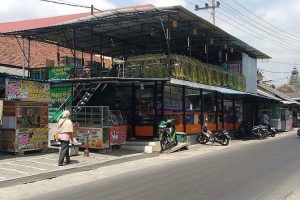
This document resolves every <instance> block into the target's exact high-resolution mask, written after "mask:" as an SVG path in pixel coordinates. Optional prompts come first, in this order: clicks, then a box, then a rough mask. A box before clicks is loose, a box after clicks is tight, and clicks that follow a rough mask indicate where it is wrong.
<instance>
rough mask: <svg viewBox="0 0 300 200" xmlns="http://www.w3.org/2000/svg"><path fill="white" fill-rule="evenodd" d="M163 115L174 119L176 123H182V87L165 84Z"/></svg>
mask: <svg viewBox="0 0 300 200" xmlns="http://www.w3.org/2000/svg"><path fill="white" fill-rule="evenodd" d="M164 91H165V93H164V95H165V98H164V100H165V102H164V104H165V116H164V120H166V119H175V120H176V125H180V126H182V125H183V109H182V88H181V87H176V86H168V85H166V86H165V90H164Z"/></svg>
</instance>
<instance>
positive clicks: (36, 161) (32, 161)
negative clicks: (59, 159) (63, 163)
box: [28, 160, 57, 167]
mask: <svg viewBox="0 0 300 200" xmlns="http://www.w3.org/2000/svg"><path fill="white" fill-rule="evenodd" d="M28 162H33V163H39V164H44V165H51V166H55V167H56V166H57V164H56V165H55V164H51V163H45V162H39V161H34V160H28Z"/></svg>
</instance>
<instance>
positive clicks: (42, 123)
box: [1, 79, 50, 153]
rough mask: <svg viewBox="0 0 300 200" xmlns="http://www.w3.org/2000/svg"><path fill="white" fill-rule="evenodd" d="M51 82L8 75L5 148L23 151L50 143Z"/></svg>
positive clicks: (4, 107) (2, 145)
mask: <svg viewBox="0 0 300 200" xmlns="http://www.w3.org/2000/svg"><path fill="white" fill-rule="evenodd" d="M49 100H50V85H49V83H40V82H34V81H28V80H15V79H6V86H5V99H4V100H3V112H2V115H3V117H2V127H1V151H5V152H14V153H23V152H24V151H31V150H43V149H46V148H47V147H48V103H47V102H48V101H49Z"/></svg>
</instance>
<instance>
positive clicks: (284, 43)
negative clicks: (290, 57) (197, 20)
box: [198, 0, 300, 52]
mask: <svg viewBox="0 0 300 200" xmlns="http://www.w3.org/2000/svg"><path fill="white" fill-rule="evenodd" d="M198 1H199V0H198ZM201 2H202V1H201ZM221 9H223V8H221ZM223 10H224V11H225V12H226V13H229V14H230V15H232V16H233V17H234V18H238V19H239V20H240V21H243V23H244V24H242V23H239V22H237V21H236V20H235V19H233V18H231V17H228V15H226V14H224V12H220V11H219V12H218V13H221V14H222V15H223V16H224V15H225V16H226V17H227V18H228V19H230V20H231V21H234V22H235V23H236V24H238V25H239V26H241V27H243V28H245V29H246V30H244V29H242V28H240V27H237V26H234V25H233V24H232V23H230V22H228V21H225V20H223V19H221V18H219V17H217V16H216V18H217V19H219V20H221V21H223V22H225V23H227V24H229V25H230V26H233V27H235V28H236V29H239V30H240V31H242V32H245V33H247V34H249V35H251V36H253V37H255V38H258V39H260V40H263V41H267V42H269V43H272V44H273V45H275V46H277V47H281V48H285V49H287V50H289V51H292V52H295V51H296V52H300V46H298V48H299V49H297V48H295V47H297V46H295V45H294V44H291V43H289V45H288V44H286V43H287V42H286V41H285V40H284V38H278V37H276V35H274V34H272V33H270V32H266V31H265V30H264V29H261V28H260V30H261V31H262V32H265V34H267V35H268V34H271V35H272V36H273V37H272V38H270V37H266V36H265V35H262V34H260V33H257V31H255V30H253V29H251V28H249V27H246V26H245V25H247V24H252V23H251V21H249V20H245V19H243V18H241V17H239V16H237V15H233V14H232V13H231V12H228V11H227V10H225V9H223ZM205 11H206V10H205ZM206 12H207V11H206ZM252 25H253V24H252ZM254 26H255V25H254ZM255 28H259V27H257V26H256V27H255ZM249 31H251V32H253V33H254V34H251V33H249ZM257 35H259V36H260V37H258V36H257ZM273 38H274V39H275V40H274V39H273ZM278 39H279V40H281V42H279V41H277V40H278Z"/></svg>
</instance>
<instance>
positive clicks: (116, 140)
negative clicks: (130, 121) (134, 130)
mask: <svg viewBox="0 0 300 200" xmlns="http://www.w3.org/2000/svg"><path fill="white" fill-rule="evenodd" d="M126 132H127V126H111V127H110V128H109V143H110V145H121V144H123V143H125V141H126V135H127V134H126Z"/></svg>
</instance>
